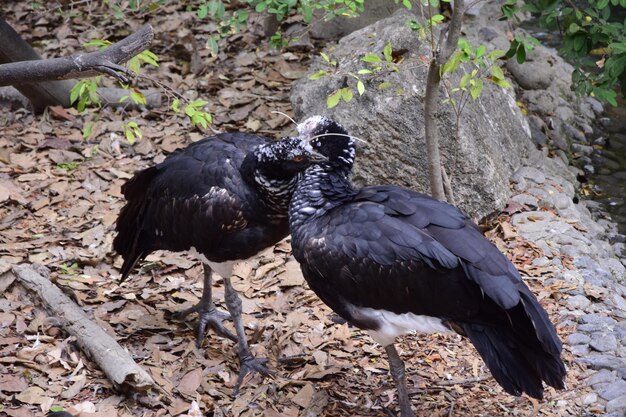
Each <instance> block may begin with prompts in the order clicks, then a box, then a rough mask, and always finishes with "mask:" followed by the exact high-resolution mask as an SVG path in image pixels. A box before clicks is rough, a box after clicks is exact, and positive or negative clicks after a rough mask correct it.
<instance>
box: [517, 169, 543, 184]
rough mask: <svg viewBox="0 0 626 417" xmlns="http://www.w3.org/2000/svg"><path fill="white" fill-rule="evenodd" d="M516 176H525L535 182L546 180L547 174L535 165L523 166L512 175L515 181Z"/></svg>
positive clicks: (540, 182) (539, 182)
mask: <svg viewBox="0 0 626 417" xmlns="http://www.w3.org/2000/svg"><path fill="white" fill-rule="evenodd" d="M516 178H525V179H527V180H530V181H532V182H534V183H535V184H543V183H544V182H546V175H545V174H544V173H543V172H541V171H540V170H538V169H537V168H534V167H521V168H520V169H518V170H517V171H515V173H514V174H513V175H512V176H511V180H512V181H515V179H516Z"/></svg>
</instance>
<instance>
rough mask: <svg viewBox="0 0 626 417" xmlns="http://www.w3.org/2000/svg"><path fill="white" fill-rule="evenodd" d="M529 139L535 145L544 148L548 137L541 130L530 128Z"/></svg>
mask: <svg viewBox="0 0 626 417" xmlns="http://www.w3.org/2000/svg"><path fill="white" fill-rule="evenodd" d="M530 139H531V140H532V141H533V143H534V144H535V145H539V146H544V145H546V144H547V143H548V137H547V136H546V134H545V133H543V131H542V130H540V129H537V128H536V127H534V126H532V125H531V126H530Z"/></svg>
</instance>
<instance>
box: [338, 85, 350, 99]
mask: <svg viewBox="0 0 626 417" xmlns="http://www.w3.org/2000/svg"><path fill="white" fill-rule="evenodd" d="M339 91H341V98H342V99H343V101H345V102H346V103H348V102H350V100H352V97H353V94H352V90H350V89H349V88H348V87H346V88H342V89H341V90H339Z"/></svg>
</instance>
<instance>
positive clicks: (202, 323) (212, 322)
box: [196, 307, 237, 347]
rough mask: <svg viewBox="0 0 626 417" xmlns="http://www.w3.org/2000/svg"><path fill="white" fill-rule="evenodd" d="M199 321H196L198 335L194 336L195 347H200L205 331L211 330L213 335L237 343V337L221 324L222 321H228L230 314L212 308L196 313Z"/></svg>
mask: <svg viewBox="0 0 626 417" xmlns="http://www.w3.org/2000/svg"><path fill="white" fill-rule="evenodd" d="M198 316H199V320H198V334H197V335H196V346H198V347H200V345H201V344H202V341H203V340H204V336H205V335H206V332H207V329H209V328H210V329H213V330H214V331H215V333H217V334H218V335H220V336H222V337H226V338H228V339H230V340H232V341H234V342H236V341H237V336H235V335H234V334H232V333H231V332H230V330H228V329H227V328H226V327H224V325H223V324H222V322H223V321H224V320H230V314H229V313H227V312H226V311H221V310H218V309H217V308H215V307H213V308H212V309H210V310H207V311H201V312H198Z"/></svg>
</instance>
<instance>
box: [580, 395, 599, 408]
mask: <svg viewBox="0 0 626 417" xmlns="http://www.w3.org/2000/svg"><path fill="white" fill-rule="evenodd" d="M597 401H598V394H596V393H595V392H590V393H589V394H586V395H585V396H584V397H583V399H582V403H583V405H591V404H595V403H596V402H597Z"/></svg>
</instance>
